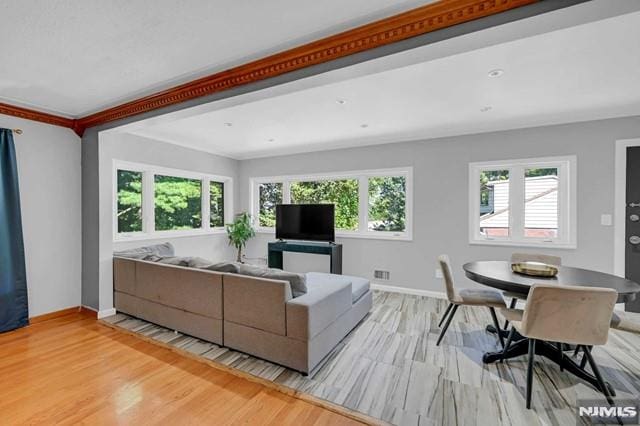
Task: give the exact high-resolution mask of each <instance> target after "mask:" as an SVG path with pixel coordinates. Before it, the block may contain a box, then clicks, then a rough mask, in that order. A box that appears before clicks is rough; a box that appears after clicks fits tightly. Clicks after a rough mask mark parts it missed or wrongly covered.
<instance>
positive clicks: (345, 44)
mask: <svg viewBox="0 0 640 426" xmlns="http://www.w3.org/2000/svg"><path fill="white" fill-rule="evenodd" d="M538 1H539V0H440V1H437V2H435V3H430V4H428V5H425V6H422V7H419V8H416V9H412V10H410V11H408V12H404V13H401V14H398V15H394V16H391V17H388V18H385V19H381V20H379V21H376V22H373V23H370V24H366V25H362V26H360V27H356V28H353V29H351V30H347V31H344V32H342V33H339V34H336V35H333V36H329V37H326V38H323V39H320V40H317V41H314V42H311V43H308V44H305V45H302V46H298V47H295V48H292V49H289V50H285V51H283V52H280V53H276V54H274V55H270V56H267V57H265V58H262V59H258V60H256V61H252V62H249V63H247V64H244V65H240V66H238V67H234V68H231V69H228V70H225V71H221V72H218V73H215V74H212V75H209V76H206V77H203V78H199V79H197V80H194V81H191V82H188V83H184V84H181V85H179V86H176V87H173V88H171V89H167V90H163V91H161V92H158V93H155V94H152V95H149V96H145V97H143V98H140V99H137V100H134V101H131V102H127V103H124V104H122V105H118V106H115V107H112V108H108V109H106V110H104V111H100V112H97V113H95V114H91V115H88V116H86V117H83V118H80V119H77V120H71V119H67V118H63V117H57V116H54V115H51V114H42V113H37V112H35V111H31V110H26V109H24V108H16V107H10V106H9V105H6V104H0V113H2V114H8V115H15V116H20V117H22V118H29V119H33V120H36V121H43V122H45V123H49V124H55V125H57V126H64V127H69V128H72V129H73V130H74V131H75V132H76V133H77V134H78V135H80V136H82V134H83V132H84V130H86V129H88V128H90V127H95V126H98V125H101V124H105V123H109V122H112V121H116V120H120V119H123V118H128V117H132V116H135V115H138V114H142V113H145V112H149V111H153V110H155V109H159V108H164V107H167V106H170V105H174V104H178V103H181V102H185V101H188V100H192V99H196V98H199V97H202V96H208V95H211V94H213V93H217V92H222V91H224V90H228V89H231V88H233V87H238V86H243V85H245V84H249V83H253V82H256V81H259V80H264V79H268V78H271V77H275V76H278V75H281V74H285V73H288V72H291V71H296V70H299V69H302V68H306V67H309V66H312V65H318V64H321V63H325V62H329V61H333V60H335V59H338V58H342V57H345V56H348V55H353V54H355V53H359V52H363V51H365V50H370V49H375V48H377V47H380V46H384V45H387V44H390V43H395V42H398V41H401V40H405V39H408V38H411V37H416V36H419V35H423V34H426V33H429V32H432V31H437V30H441V29H443V28H447V27H451V26H454V25H458V24H462V23H464V22H469V21H472V20H475V19H479V18H484V17H487V16H491V15H495V14H498V13H502V12H506V11H508V10H511V9H515V8H518V7H521V6H525V5H528V4H531V3H536V2H538ZM3 107H5V108H4V109H3ZM6 107H8V108H6ZM18 114H21V115H18Z"/></svg>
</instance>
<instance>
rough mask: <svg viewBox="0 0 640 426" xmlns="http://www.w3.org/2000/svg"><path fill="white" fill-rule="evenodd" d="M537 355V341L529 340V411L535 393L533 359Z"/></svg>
mask: <svg viewBox="0 0 640 426" xmlns="http://www.w3.org/2000/svg"><path fill="white" fill-rule="evenodd" d="M535 355H536V339H529V366H528V367H527V409H529V408H531V392H532V391H533V359H534V357H535Z"/></svg>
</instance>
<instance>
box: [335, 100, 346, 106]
mask: <svg viewBox="0 0 640 426" xmlns="http://www.w3.org/2000/svg"><path fill="white" fill-rule="evenodd" d="M336 103H337V104H340V105H344V104H346V103H347V100H346V99H336Z"/></svg>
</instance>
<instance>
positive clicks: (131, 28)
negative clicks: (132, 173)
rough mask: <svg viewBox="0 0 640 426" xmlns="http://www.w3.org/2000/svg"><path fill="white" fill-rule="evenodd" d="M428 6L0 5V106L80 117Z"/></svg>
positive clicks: (409, 0) (328, 0)
mask: <svg viewBox="0 0 640 426" xmlns="http://www.w3.org/2000/svg"><path fill="white" fill-rule="evenodd" d="M432 1H433V0H349V1H343V0H323V1H311V0H270V1H256V0H189V1H175V0H135V1H131V0H108V1H105V0H82V1H78V0H56V1H43V0H20V1H2V2H0V17H2V25H0V51H1V52H2V54H3V58H2V61H0V102H2V101H4V102H8V103H12V104H17V105H23V106H27V107H33V108H36V109H40V110H45V111H50V112H54V113H57V114H61V115H66V116H69V117H79V116H84V115H86V114H89V113H92V112H96V111H98V110H101V109H103V108H106V107H109V106H114V105H116V104H119V103H122V102H124V101H128V100H131V99H135V98H137V97H140V96H144V95H147V94H150V93H153V92H155V91H158V90H161V89H165V88H168V87H171V86H174V85H176V84H179V83H182V82H185V81H189V80H192V79H194V78H197V77H201V76H204V75H208V74H211V73H213V72H216V71H220V70H223V69H226V68H228V67H230V66H233V65H239V64H242V63H245V62H247V61H249V60H251V59H258V58H261V57H264V56H266V55H268V54H271V53H275V52H278V51H281V50H285V49H287V48H290V47H294V46H297V45H300V44H302V43H305V42H309V41H313V40H316V39H318V38H321V37H324V36H327V35H331V34H335V33H337V32H340V31H343V30H346V29H349V28H352V27H355V26H358V25H362V24H364V23H368V22H371V21H373V20H377V19H381V18H384V17H387V16H390V15H394V14H396V13H399V12H402V11H405V10H408V9H412V8H415V7H417V6H420V5H423V4H426V3H430V2H432Z"/></svg>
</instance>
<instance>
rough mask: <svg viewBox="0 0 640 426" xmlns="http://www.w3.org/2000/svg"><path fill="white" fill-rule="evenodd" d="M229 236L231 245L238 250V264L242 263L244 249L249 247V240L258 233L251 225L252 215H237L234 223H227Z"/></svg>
mask: <svg viewBox="0 0 640 426" xmlns="http://www.w3.org/2000/svg"><path fill="white" fill-rule="evenodd" d="M226 228H227V235H228V236H229V245H230V246H234V247H235V248H236V249H238V258H237V261H238V262H242V248H243V247H245V246H246V245H247V241H249V238H251V237H254V236H255V235H256V231H255V230H254V229H253V225H252V224H251V215H250V214H249V213H247V212H243V213H240V214H238V215H236V218H235V220H234V221H233V223H227V225H226Z"/></svg>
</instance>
